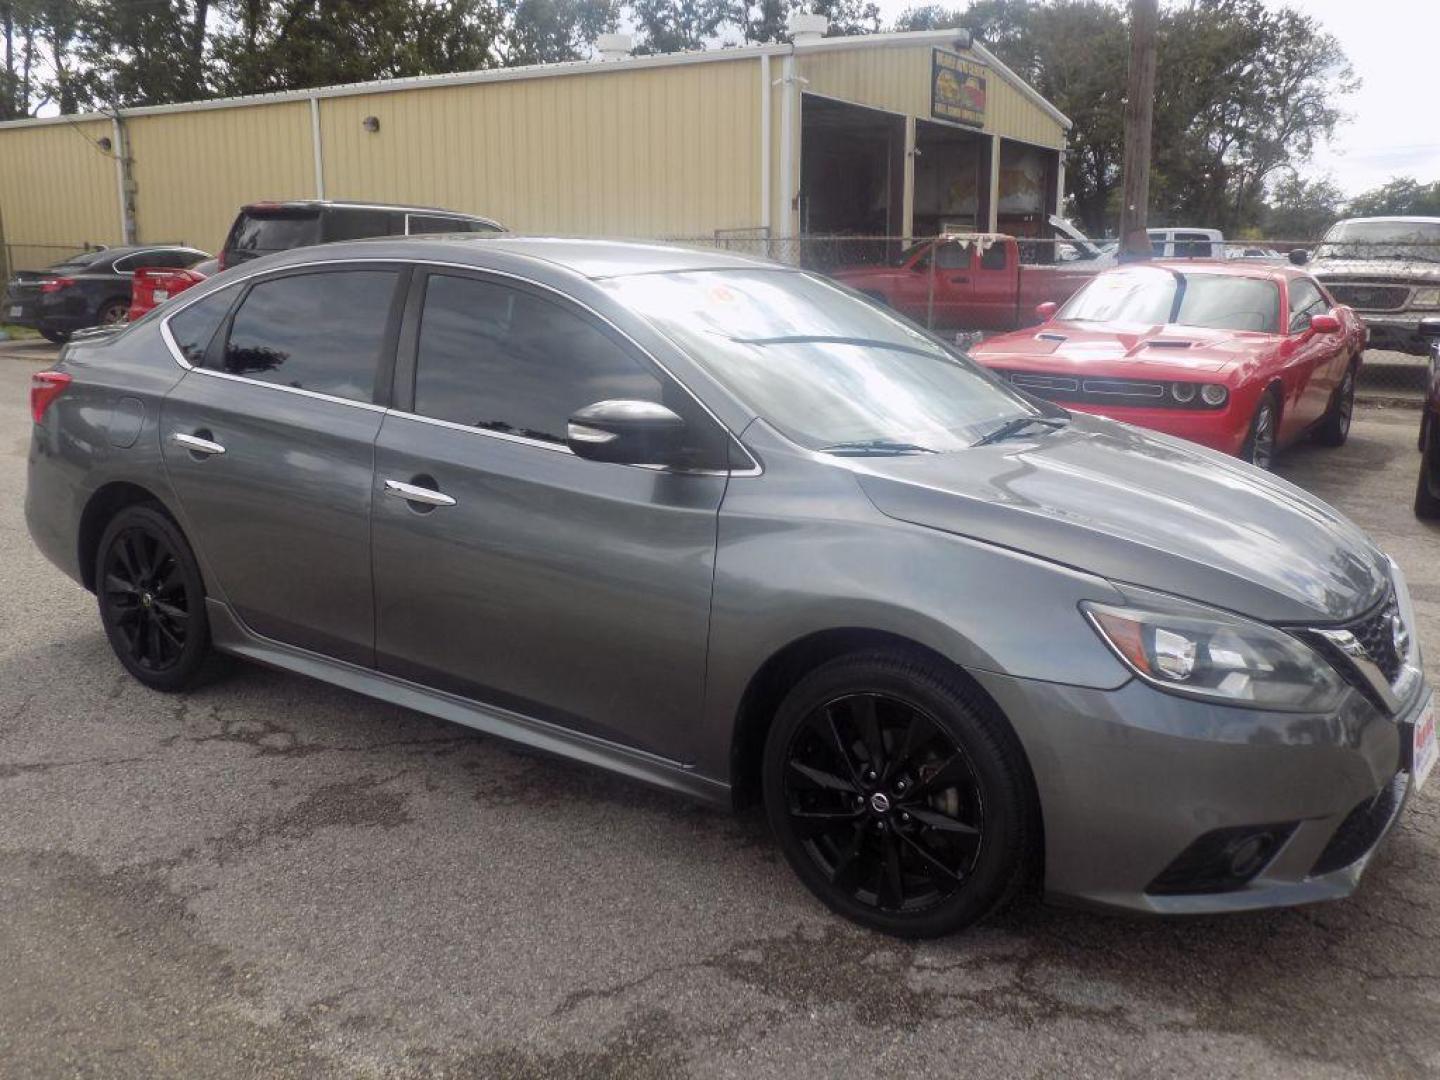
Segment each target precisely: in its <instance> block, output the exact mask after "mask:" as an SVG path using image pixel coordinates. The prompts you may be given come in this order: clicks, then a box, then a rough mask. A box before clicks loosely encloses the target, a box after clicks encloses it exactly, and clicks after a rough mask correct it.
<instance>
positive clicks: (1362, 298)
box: [1325, 281, 1410, 311]
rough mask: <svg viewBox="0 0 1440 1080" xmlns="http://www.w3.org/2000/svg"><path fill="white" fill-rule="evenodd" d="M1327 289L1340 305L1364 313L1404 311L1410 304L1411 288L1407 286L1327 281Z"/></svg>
mask: <svg viewBox="0 0 1440 1080" xmlns="http://www.w3.org/2000/svg"><path fill="white" fill-rule="evenodd" d="M1325 287H1326V288H1327V289H1329V290H1330V294H1331V295H1332V296H1334V297H1335V299H1336V300H1338V301H1339V302H1340V303H1342V304H1348V305H1349V306H1350V307H1353V308H1358V309H1360V310H1362V311H1403V310H1404V309H1405V305H1406V304H1408V303H1409V302H1410V288H1409V286H1406V285H1373V284H1369V283H1366V282H1340V281H1337V282H1329V281H1327V282H1325Z"/></svg>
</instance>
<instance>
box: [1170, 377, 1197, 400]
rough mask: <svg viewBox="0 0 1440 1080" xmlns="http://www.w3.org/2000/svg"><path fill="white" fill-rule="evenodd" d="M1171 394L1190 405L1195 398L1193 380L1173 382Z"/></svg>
mask: <svg viewBox="0 0 1440 1080" xmlns="http://www.w3.org/2000/svg"><path fill="white" fill-rule="evenodd" d="M1170 396H1171V397H1173V398H1174V399H1175V400H1176V401H1178V402H1180V404H1181V405H1188V404H1189V403H1190V402H1192V401H1194V400H1195V384H1194V383H1193V382H1177V383H1171V384H1170Z"/></svg>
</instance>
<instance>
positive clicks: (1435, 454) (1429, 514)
mask: <svg viewBox="0 0 1440 1080" xmlns="http://www.w3.org/2000/svg"><path fill="white" fill-rule="evenodd" d="M1425 421H1426V422H1425V424H1424V425H1423V428H1422V430H1421V433H1420V475H1419V476H1418V477H1416V479H1415V516H1416V517H1417V518H1420V519H1421V520H1423V521H1437V520H1440V483H1437V482H1436V481H1437V479H1440V445H1437V444H1440V435H1437V433H1436V428H1435V423H1436V421H1435V414H1434V413H1431V414H1429V415H1428V416H1426V418H1425Z"/></svg>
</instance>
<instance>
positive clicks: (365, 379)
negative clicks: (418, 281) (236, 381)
mask: <svg viewBox="0 0 1440 1080" xmlns="http://www.w3.org/2000/svg"><path fill="white" fill-rule="evenodd" d="M398 276H399V275H398V273H397V272H396V271H394V270H343V271H336V272H332V273H319V274H296V275H291V276H289V277H281V278H272V279H271V280H269V281H262V282H260V283H259V284H258V285H256V286H254V288H252V289H251V290H250V292H249V293H248V294H247V295H246V297H245V299H244V300H243V301H242V302H241V304H240V308H239V310H238V311H236V313H235V319H234V321H233V322H232V323H231V326H230V338H229V340H228V341H227V342H226V344H225V356H224V370H226V371H228V372H230V373H231V374H232V375H244V376H246V377H247V378H251V379H259V380H260V381H261V382H271V383H278V384H279V385H281V386H293V387H296V388H298V389H301V390H314V391H317V392H318V393H322V394H334V395H335V396H336V397H343V398H349V399H351V400H353V401H370V400H371V398H372V397H373V394H374V388H375V371H376V366H377V364H378V363H379V359H380V350H381V348H382V347H383V346H384V343H385V326H386V322H387V320H388V318H389V314H390V301H391V299H392V297H393V296H394V293H395V282H396V279H397V278H398Z"/></svg>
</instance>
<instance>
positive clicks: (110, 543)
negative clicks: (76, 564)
mask: <svg viewBox="0 0 1440 1080" xmlns="http://www.w3.org/2000/svg"><path fill="white" fill-rule="evenodd" d="M95 591H96V594H97V596H98V598H99V602H100V621H101V623H102V624H103V625H104V627H105V633H106V636H107V637H109V639H110V645H111V648H113V649H114V650H115V655H116V657H117V658H119V660H120V662H121V663H122V664H123V665H124V666H125V669H126V670H127V671H129V672H130V674H132V675H134V676H135V677H136V678H137V679H139V680H140V681H141V682H143V683H145V684H146V685H147V686H150V687H152V688H154V689H157V690H180V689H184V688H187V687H189V686H192V685H194V684H195V683H196V682H197V681H199V677H200V675H201V674H202V673H203V671H204V670H205V668H206V667H207V661H208V660H209V657H210V628H209V622H208V620H207V619H206V616H205V590H204V586H203V584H202V582H201V577H200V570H199V567H198V566H197V564H196V562H195V557H194V555H193V554H192V553H191V551H190V547H189V545H188V544H187V543H186V542H185V538H184V536H183V535H182V534H181V532H180V530H179V528H178V527H177V526H176V525H175V523H174V522H173V521H171V519H170V518H169V517H168V516H166V515H165V514H164V513H163V512H162V511H161V510H159V509H158V508H155V507H151V506H130V507H126V508H125V509H124V510H121V511H120V513H118V514H117V515H116V516H115V518H114V519H113V520H112V521H111V522H110V524H109V526H108V527H107V528H106V529H105V532H104V535H103V536H102V537H101V539H100V547H99V552H98V554H97V557H96V567H95Z"/></svg>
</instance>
